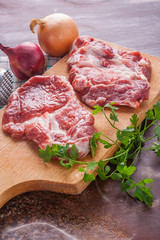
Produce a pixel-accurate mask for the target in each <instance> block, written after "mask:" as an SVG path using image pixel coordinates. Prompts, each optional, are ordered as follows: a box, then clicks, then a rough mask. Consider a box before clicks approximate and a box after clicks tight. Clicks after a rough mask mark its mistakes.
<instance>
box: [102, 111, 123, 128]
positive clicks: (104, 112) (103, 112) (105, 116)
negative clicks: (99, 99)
mask: <svg viewBox="0 0 160 240" xmlns="http://www.w3.org/2000/svg"><path fill="white" fill-rule="evenodd" d="M102 111H103V114H104V116H105V118H106V119H107V121H108V122H109V124H110V125H111V126H112V127H113V128H114V129H116V130H117V131H118V130H119V129H118V128H117V127H115V126H114V125H113V123H112V122H111V121H110V120H109V118H108V117H107V115H106V113H105V110H104V108H102Z"/></svg>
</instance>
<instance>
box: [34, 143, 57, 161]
mask: <svg viewBox="0 0 160 240" xmlns="http://www.w3.org/2000/svg"><path fill="white" fill-rule="evenodd" d="M38 154H39V156H40V157H41V158H43V159H44V162H50V161H51V159H52V157H53V156H54V153H53V152H52V149H51V147H50V146H48V145H47V147H46V150H43V149H39V153H38Z"/></svg>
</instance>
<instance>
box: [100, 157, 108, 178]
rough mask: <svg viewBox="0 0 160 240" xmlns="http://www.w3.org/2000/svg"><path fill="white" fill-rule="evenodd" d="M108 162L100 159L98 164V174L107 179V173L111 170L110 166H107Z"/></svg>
mask: <svg viewBox="0 0 160 240" xmlns="http://www.w3.org/2000/svg"><path fill="white" fill-rule="evenodd" d="M105 165H106V163H105V162H104V161H102V160H100V161H99V162H98V166H99V168H98V169H97V173H98V176H99V177H100V179H102V180H106V179H107V178H108V176H107V174H108V173H109V171H110V166H108V165H107V166H105Z"/></svg>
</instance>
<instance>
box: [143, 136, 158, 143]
mask: <svg viewBox="0 0 160 240" xmlns="http://www.w3.org/2000/svg"><path fill="white" fill-rule="evenodd" d="M155 137H156V135H154V136H152V137H150V138H147V139H145V140H144V141H143V142H147V141H149V140H151V139H152V138H155Z"/></svg>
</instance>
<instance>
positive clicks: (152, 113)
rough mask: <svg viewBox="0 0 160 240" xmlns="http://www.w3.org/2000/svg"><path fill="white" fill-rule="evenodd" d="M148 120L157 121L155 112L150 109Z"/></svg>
mask: <svg viewBox="0 0 160 240" xmlns="http://www.w3.org/2000/svg"><path fill="white" fill-rule="evenodd" d="M146 118H147V119H148V120H154V119H155V116H154V112H153V111H152V110H150V109H149V110H148V111H147V112H146Z"/></svg>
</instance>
